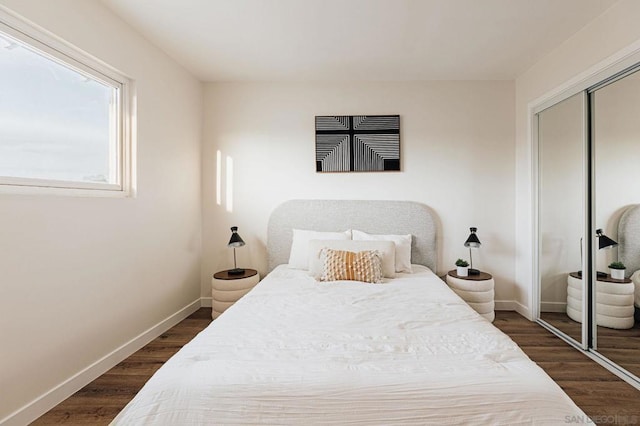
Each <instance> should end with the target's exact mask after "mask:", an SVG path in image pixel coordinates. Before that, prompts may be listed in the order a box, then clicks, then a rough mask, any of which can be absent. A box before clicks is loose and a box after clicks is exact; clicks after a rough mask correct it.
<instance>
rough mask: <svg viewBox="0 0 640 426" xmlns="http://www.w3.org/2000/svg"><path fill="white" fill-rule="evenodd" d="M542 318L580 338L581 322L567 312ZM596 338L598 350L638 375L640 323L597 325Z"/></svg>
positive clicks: (550, 313)
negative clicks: (615, 326)
mask: <svg viewBox="0 0 640 426" xmlns="http://www.w3.org/2000/svg"><path fill="white" fill-rule="evenodd" d="M542 318H543V319H544V320H545V321H546V322H548V323H549V324H551V325H553V326H554V327H556V328H557V329H558V330H562V331H563V332H564V333H566V334H568V335H569V336H571V337H573V338H574V339H576V340H577V341H580V340H581V339H582V324H580V323H579V322H575V321H573V320H572V319H571V318H569V317H568V316H567V314H564V313H560V312H543V313H542ZM597 340H598V352H600V353H601V354H602V355H604V356H606V357H607V358H609V359H610V360H612V361H613V362H615V363H616V364H618V365H620V366H622V367H623V368H624V369H626V370H627V371H629V372H630V373H632V374H635V375H636V376H638V377H640V323H638V322H636V323H635V325H634V326H633V327H632V328H628V329H625V330H615V329H612V328H607V327H600V326H599V327H598V338H597ZM638 423H639V424H640V421H639V422H638Z"/></svg>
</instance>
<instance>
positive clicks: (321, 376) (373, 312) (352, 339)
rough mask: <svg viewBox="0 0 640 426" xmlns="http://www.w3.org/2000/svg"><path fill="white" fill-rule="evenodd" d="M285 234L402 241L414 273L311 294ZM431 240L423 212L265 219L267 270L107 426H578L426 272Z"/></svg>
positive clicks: (305, 203)
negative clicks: (407, 244) (365, 235)
mask: <svg viewBox="0 0 640 426" xmlns="http://www.w3.org/2000/svg"><path fill="white" fill-rule="evenodd" d="M294 229H314V230H317V231H327V232H329V231H338V232H340V231H343V230H350V229H357V230H362V231H363V232H369V233H372V234H373V233H378V235H379V234H391V233H396V234H410V235H411V236H412V237H411V263H412V265H411V272H397V273H396V274H395V277H394V278H384V279H383V281H382V283H379V284H368V283H363V282H358V281H323V282H319V281H317V280H316V278H314V277H313V276H312V275H311V274H310V273H309V271H307V270H304V269H295V268H293V267H292V265H291V263H287V262H288V261H289V260H290V259H291V257H290V256H291V253H288V250H290V248H291V246H292V244H293V235H294V231H293V230H294ZM436 229H437V220H436V217H435V215H434V214H433V212H432V211H431V210H430V209H429V208H428V207H426V206H424V205H422V204H418V203H412V202H401V201H332V200H294V201H289V202H287V203H284V204H283V205H281V206H280V207H278V208H277V209H276V210H275V211H274V212H273V214H272V216H271V219H270V221H269V229H268V251H269V269H270V270H271V272H270V273H269V274H268V275H267V276H266V277H265V279H263V280H262V281H261V282H260V283H259V284H258V285H257V286H256V287H255V288H254V289H253V290H251V291H250V292H249V293H248V294H247V295H246V296H244V297H243V298H242V299H240V300H239V301H238V302H237V303H236V304H235V305H233V306H232V307H231V308H229V309H228V310H227V311H225V313H224V314H223V315H221V316H220V317H219V318H218V319H216V320H215V321H213V322H212V324H211V325H210V326H209V327H207V328H206V329H205V330H203V331H202V332H201V333H200V334H199V335H198V336H196V338H194V339H193V341H191V342H190V343H188V344H187V345H185V346H184V347H183V348H182V349H181V350H180V351H179V352H178V353H177V354H176V355H175V356H174V357H172V358H171V359H170V360H169V361H167V363H166V364H165V365H164V366H163V367H162V368H160V369H159V370H158V371H157V372H156V374H155V375H154V376H153V377H152V378H151V379H150V380H149V381H148V383H147V384H146V385H145V386H144V388H143V389H142V390H141V391H140V392H139V393H138V395H137V396H136V397H135V398H134V399H133V400H132V401H131V402H130V403H129V404H128V405H127V406H126V407H125V409H124V410H123V411H122V412H121V413H120V414H119V415H118V416H117V417H116V419H115V420H114V422H113V424H117V425H129V424H136V425H137V424H166V425H169V424H171V425H178V424H179V425H195V424H234V425H245V424H286V425H301V424H334V425H345V424H352V425H371V424H376V425H378V424H385V425H391V424H398V425H425V424H494V425H497V424H503V425H507V424H508V425H520V424H521V425H531V424H536V425H538V424H563V423H566V422H567V421H570V420H572V419H573V421H576V420H575V419H579V420H580V421H587V419H588V418H587V417H586V415H585V414H584V413H583V412H582V411H581V410H580V409H579V408H578V407H577V406H576V405H575V404H574V403H573V402H572V401H571V399H570V398H569V397H568V396H567V395H566V394H565V393H564V392H563V391H562V390H561V389H560V387H559V386H558V385H557V384H556V383H555V382H553V381H552V380H551V378H549V377H548V376H547V375H546V373H545V372H544V371H543V370H542V369H541V368H539V367H538V366H537V365H536V364H535V363H533V362H532V361H531V360H529V359H528V357H527V356H526V355H525V354H524V353H523V352H522V350H521V349H520V348H519V347H518V346H517V345H516V344H515V343H514V342H513V341H512V340H511V339H510V338H509V337H508V336H506V335H505V334H503V333H502V332H501V331H499V330H498V329H497V328H496V327H494V326H493V325H492V324H491V323H490V322H488V321H487V320H485V319H484V318H482V317H481V316H480V315H479V314H477V313H476V312H475V311H474V310H473V309H471V308H470V307H469V306H468V305H466V304H465V303H464V301H463V300H462V299H461V298H460V297H458V296H457V295H456V294H455V293H454V292H453V291H451V290H450V289H449V288H448V287H447V285H446V284H445V283H444V282H443V281H442V280H441V279H440V278H439V277H438V276H437V275H436V274H435V273H434V272H433V271H435V268H436V265H437V244H436V243H437V234H436ZM396 254H397V253H396Z"/></svg>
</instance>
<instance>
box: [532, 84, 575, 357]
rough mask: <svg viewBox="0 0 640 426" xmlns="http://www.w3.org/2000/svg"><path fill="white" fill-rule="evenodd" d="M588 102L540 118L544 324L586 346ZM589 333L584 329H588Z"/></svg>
mask: <svg viewBox="0 0 640 426" xmlns="http://www.w3.org/2000/svg"><path fill="white" fill-rule="evenodd" d="M585 111H586V97H585V95H584V94H583V93H582V92H581V93H578V94H577V95H574V96H572V97H571V98H568V99H566V100H564V101H562V102H559V103H557V104H555V105H553V106H551V107H549V108H547V109H545V110H543V111H541V112H539V113H538V114H537V123H538V129H537V130H538V277H539V290H540V293H539V300H540V305H539V309H540V319H541V320H543V321H544V322H546V323H547V324H548V325H551V326H553V327H555V328H557V329H558V330H560V331H561V332H562V333H564V334H565V335H566V336H568V337H570V338H572V339H574V340H575V341H576V342H578V343H579V344H580V346H583V342H584V341H585V339H584V338H583V335H584V332H583V327H582V324H583V322H584V321H583V313H582V311H583V309H582V307H583V300H584V293H585V292H584V286H583V285H582V279H581V277H580V276H579V275H578V272H579V271H581V269H582V257H583V256H582V244H583V238H582V236H583V234H584V229H585V219H584V215H583V212H584V211H585V198H586V197H585V194H586V191H585V186H584V174H585V170H586V169H585V158H586V157H585V146H586V142H585V141H586V128H587V126H586V122H585V117H586V114H585ZM585 330H586V327H585Z"/></svg>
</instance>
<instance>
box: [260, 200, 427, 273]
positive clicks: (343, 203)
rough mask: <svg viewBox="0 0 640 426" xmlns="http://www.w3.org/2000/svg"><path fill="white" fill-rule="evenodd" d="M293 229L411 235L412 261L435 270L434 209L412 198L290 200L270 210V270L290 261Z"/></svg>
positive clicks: (268, 241) (268, 249) (268, 246)
mask: <svg viewBox="0 0 640 426" xmlns="http://www.w3.org/2000/svg"><path fill="white" fill-rule="evenodd" d="M293 229H309V230H314V231H345V230H347V229H358V230H360V231H364V232H367V233H370V234H411V235H412V237H413V238H412V242H411V263H414V264H419V265H425V266H427V267H429V268H430V269H431V270H432V271H434V272H435V271H436V265H437V260H438V259H437V258H438V256H437V243H436V236H437V222H436V218H435V214H434V213H433V211H432V210H431V209H430V208H429V207H427V206H426V205H424V204H420V203H416V202H413V201H378V200H375V201H365V200H291V201H286V202H284V203H283V204H281V205H280V206H278V207H276V209H275V210H274V211H273V212H272V213H271V217H270V218H269V225H268V231H267V251H268V256H269V271H271V270H273V268H275V267H276V266H278V265H280V264H283V263H288V261H289V251H290V248H291V241H292V236H293V231H292V230H293Z"/></svg>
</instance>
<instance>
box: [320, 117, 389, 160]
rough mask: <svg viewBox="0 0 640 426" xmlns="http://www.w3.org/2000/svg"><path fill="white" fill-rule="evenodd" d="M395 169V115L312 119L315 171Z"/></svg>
mask: <svg viewBox="0 0 640 426" xmlns="http://www.w3.org/2000/svg"><path fill="white" fill-rule="evenodd" d="M399 170H400V116H399V115H327V116H316V171H317V172H384V171H399Z"/></svg>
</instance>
